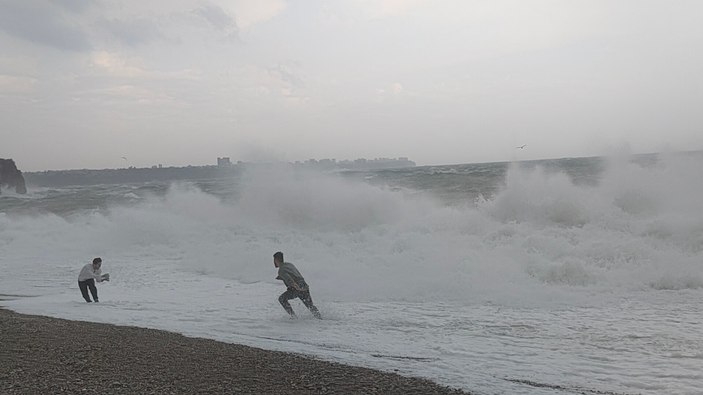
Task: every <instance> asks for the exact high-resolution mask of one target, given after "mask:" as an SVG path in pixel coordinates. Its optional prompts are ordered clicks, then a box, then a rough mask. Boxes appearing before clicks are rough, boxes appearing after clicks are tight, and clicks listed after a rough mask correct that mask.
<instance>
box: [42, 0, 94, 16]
mask: <svg viewBox="0 0 703 395" xmlns="http://www.w3.org/2000/svg"><path fill="white" fill-rule="evenodd" d="M51 2H52V3H54V4H56V5H57V6H59V7H61V8H64V9H66V10H68V11H71V12H75V13H82V12H83V11H85V10H87V9H88V8H90V7H91V6H92V5H93V4H95V2H94V1H91V0H51Z"/></svg>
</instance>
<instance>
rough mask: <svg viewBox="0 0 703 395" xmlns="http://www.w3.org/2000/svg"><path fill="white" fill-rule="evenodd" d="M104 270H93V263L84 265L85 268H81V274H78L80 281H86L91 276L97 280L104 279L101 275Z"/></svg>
mask: <svg viewBox="0 0 703 395" xmlns="http://www.w3.org/2000/svg"><path fill="white" fill-rule="evenodd" d="M101 272H102V270H100V269H98V270H93V264H92V263H89V264H87V265H85V266H83V269H81V272H80V274H78V281H85V280H90V279H91V278H92V279H94V280H95V281H97V282H101V281H102V277H100V273H101Z"/></svg>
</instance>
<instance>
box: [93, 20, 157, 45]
mask: <svg viewBox="0 0 703 395" xmlns="http://www.w3.org/2000/svg"><path fill="white" fill-rule="evenodd" d="M101 25H102V26H103V27H104V28H105V29H106V30H107V31H108V32H110V34H111V35H112V36H113V37H115V38H117V39H118V40H119V41H120V42H122V43H123V44H126V45H129V46H131V47H136V46H138V45H141V44H145V43H147V42H150V41H153V40H156V39H159V38H163V35H162V34H161V32H160V31H159V29H158V28H157V27H156V25H155V24H154V23H153V22H152V21H149V20H146V19H134V20H129V21H124V20H118V19H111V20H104V21H103V22H102V24H101Z"/></svg>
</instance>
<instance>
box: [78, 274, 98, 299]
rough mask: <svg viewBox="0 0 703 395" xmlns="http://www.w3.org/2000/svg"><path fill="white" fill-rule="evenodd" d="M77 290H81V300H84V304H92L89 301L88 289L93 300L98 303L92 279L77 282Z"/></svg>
mask: <svg viewBox="0 0 703 395" xmlns="http://www.w3.org/2000/svg"><path fill="white" fill-rule="evenodd" d="M78 288H80V289H81V294H83V299H85V301H86V302H88V303H90V302H92V301H91V300H90V296H88V288H90V293H91V294H93V300H94V301H96V302H97V301H98V289H97V288H95V280H93V279H92V278H89V279H87V280H84V281H79V282H78Z"/></svg>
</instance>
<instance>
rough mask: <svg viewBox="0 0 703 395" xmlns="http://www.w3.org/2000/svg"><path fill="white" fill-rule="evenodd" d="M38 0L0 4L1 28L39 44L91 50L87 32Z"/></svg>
mask: <svg viewBox="0 0 703 395" xmlns="http://www.w3.org/2000/svg"><path fill="white" fill-rule="evenodd" d="M38 3H39V2H37V3H35V2H27V1H23V0H10V1H3V2H1V3H0V30H2V31H4V32H5V33H7V34H8V35H10V36H13V37H16V38H19V39H22V40H26V41H29V42H32V43H34V44H37V45H42V46H48V47H53V48H56V49H60V50H63V51H88V50H90V49H91V44H90V41H89V40H88V37H87V35H86V33H85V32H84V31H83V30H82V29H80V28H78V27H76V26H72V25H71V24H70V23H69V22H68V21H66V20H65V18H64V15H63V14H62V13H61V12H56V11H57V9H55V8H53V7H46V6H44V5H43V4H38Z"/></svg>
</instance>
